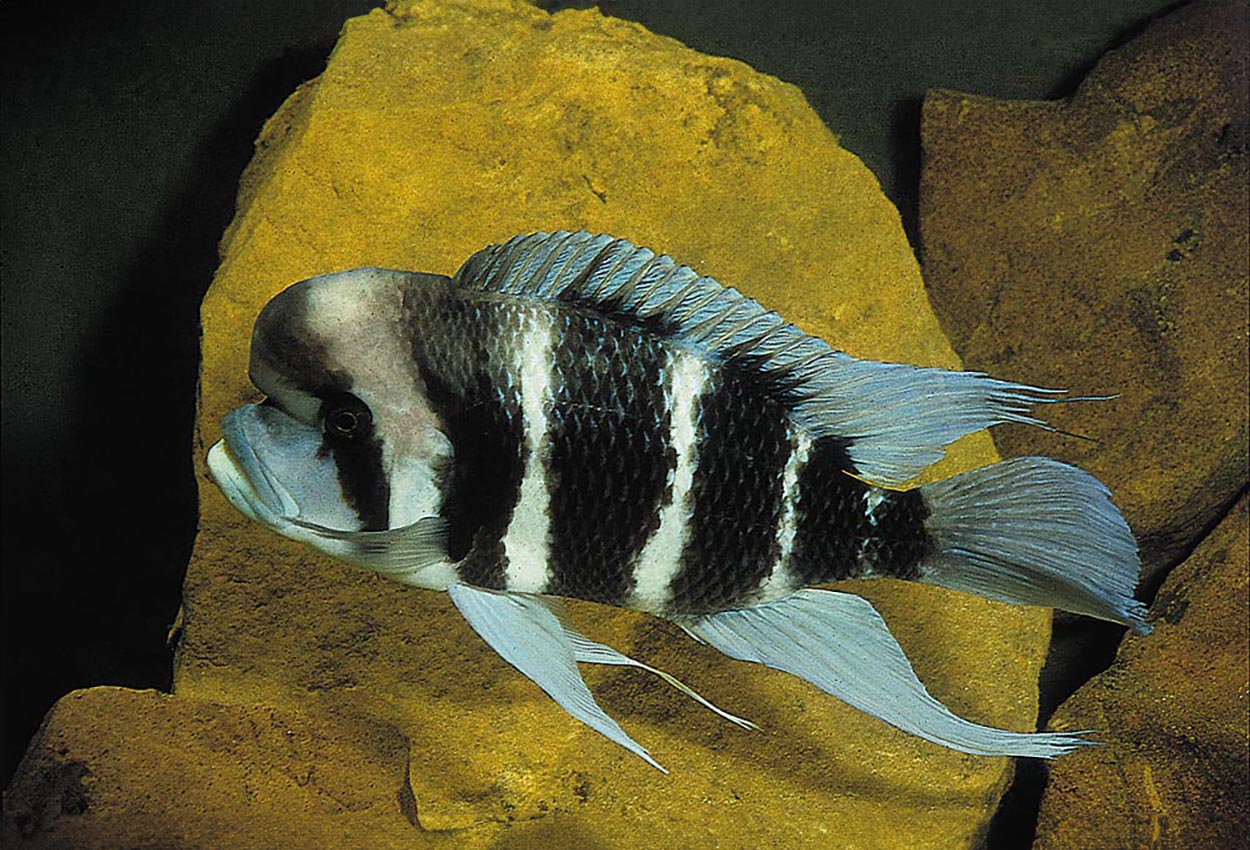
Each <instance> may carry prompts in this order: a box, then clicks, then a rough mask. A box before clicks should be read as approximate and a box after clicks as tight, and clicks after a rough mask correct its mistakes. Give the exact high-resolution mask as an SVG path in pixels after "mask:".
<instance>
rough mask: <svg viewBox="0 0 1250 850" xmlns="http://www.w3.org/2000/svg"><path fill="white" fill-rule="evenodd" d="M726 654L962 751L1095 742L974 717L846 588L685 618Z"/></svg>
mask: <svg viewBox="0 0 1250 850" xmlns="http://www.w3.org/2000/svg"><path fill="white" fill-rule="evenodd" d="M683 627H684V628H685V629H686V631H687V632H689V633H690V634H691V635H692V636H693V637H695V638H696V639H698V640H701V641H703V642H704V643H708V644H710V645H712V646H714V647H716V648H717V649H719V650H720V651H721V652H723V653H725V654H726V655H728V656H730V657H732V658H737V659H739V660H742V661H754V662H756V663H758V664H763V665H765V666H767V667H773V668H775V669H777V670H784V671H785V672H787V673H791V674H793V675H795V676H798V677H799V678H801V679H806V680H807V681H809V682H811V683H812V684H813V685H816V687H818V688H820V689H821V690H824V691H826V692H827V693H830V694H832V695H833V696H835V697H837V698H838V699H840V700H843V701H844V702H847V703H850V704H851V705H853V706H855V707H856V708H858V709H860V710H862V711H865V712H867V713H869V714H871V715H873V716H874V717H878V718H880V719H882V720H884V721H885V722H886V723H889V724H891V725H892V726H896V727H898V728H899V729H902V730H903V731H905V732H910V733H911V734H913V735H918V736H920V737H921V738H924V739H926V740H928V741H932V742H934V743H936V744H941V745H942V746H945V747H950V748H951V749H955V750H959V751H961V752H965V753H973V754H976V755H987V756H1030V757H1033V758H1054V757H1056V756H1059V755H1063V754H1064V753H1067V752H1070V751H1071V750H1074V749H1076V748H1077V747H1080V746H1082V745H1086V744H1091V743H1094V742H1092V741H1088V740H1085V739H1083V738H1081V737H1079V733H1078V734H1077V735H1065V734H1058V733H1031V734H1025V733H1019V732H1009V731H1006V730H1004V729H994V728H991V727H988V726H980V725H978V724H976V723H971V722H969V721H967V720H964V719H962V718H960V717H957V716H955V715H954V714H952V713H951V711H950V710H949V709H947V708H946V706H944V705H942V704H941V703H940V702H938V701H937V700H936V699H934V698H933V697H932V696H930V695H929V692H928V691H927V690H925V687H924V685H923V684H921V682H920V680H919V679H918V678H916V674H915V672H914V671H913V670H912V667H911V663H910V662H908V660H907V657H906V656H905V655H904V654H903V650H902V648H901V647H900V646H899V645H898V642H897V641H896V640H895V639H894V636H893V635H891V634H890V630H889V629H888V628H887V627H886V624H885V621H884V620H882V619H881V615H880V614H878V613H877V611H876V609H874V608H873V607H872V605H871V604H869V603H868V602H867V601H866V600H864V599H862V598H860V597H858V596H854V595H852V594H849V593H835V592H833V591H828V590H815V589H808V590H802V591H799V592H798V593H796V594H794V595H793V596H789V597H787V598H785V599H779V600H777V601H775V602H768V603H765V604H763V605H758V606H756V607H754V608H745V609H742V610H737V611H723V612H721V613H718V614H711V615H708V616H705V617H702V618H700V619H699V620H696V621H695V622H693V623H686V624H683Z"/></svg>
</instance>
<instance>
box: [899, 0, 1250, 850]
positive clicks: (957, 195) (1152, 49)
mask: <svg viewBox="0 0 1250 850" xmlns="http://www.w3.org/2000/svg"><path fill="white" fill-rule="evenodd" d="M1248 44H1250V10H1248V9H1247V7H1246V5H1245V4H1244V3H1194V4H1192V5H1190V6H1186V7H1184V8H1183V9H1181V10H1180V11H1178V12H1176V13H1174V14H1172V15H1170V16H1168V17H1166V18H1163V19H1161V20H1159V21H1157V22H1155V23H1153V24H1152V25H1151V26H1150V27H1148V28H1147V29H1146V30H1145V31H1144V32H1143V33H1142V34H1140V35H1139V36H1137V37H1136V38H1134V39H1133V40H1132V41H1131V42H1129V43H1128V44H1126V45H1125V46H1124V47H1122V48H1120V49H1117V50H1115V51H1113V52H1111V53H1109V54H1108V55H1107V56H1105V57H1104V58H1103V59H1102V61H1101V62H1100V63H1099V64H1098V66H1097V68H1095V70H1094V71H1093V72H1092V73H1091V74H1090V75H1089V77H1088V78H1087V79H1086V80H1085V81H1084V82H1083V83H1082V85H1081V86H1080V88H1079V89H1078V90H1077V92H1076V93H1075V94H1074V95H1073V97H1072V98H1071V99H1070V100H1068V101H1065V102H1062V103H1021V102H1000V101H993V100H988V99H985V98H978V97H973V96H969V95H962V94H956V93H953V92H935V93H932V94H931V95H930V96H929V97H928V99H927V100H926V103H925V107H924V113H923V127H922V136H923V142H924V149H925V167H924V172H923V177H922V184H921V234H922V240H923V244H924V255H925V276H926V280H927V283H928V285H929V288H930V294H931V297H932V298H933V302H934V307H935V311H936V312H937V313H938V315H939V316H940V318H941V320H942V324H943V326H944V328H946V330H947V332H948V333H949V334H950V337H951V340H952V344H953V345H954V347H955V348H956V350H958V351H959V352H960V354H961V355H962V356H963V357H964V359H965V362H966V364H967V365H968V367H969V368H976V369H980V370H983V371H986V372H990V373H993V374H996V375H1000V376H1003V377H1007V378H1011V379H1014V380H1020V381H1026V382H1029V383H1034V384H1040V385H1043V386H1052V387H1066V388H1069V389H1071V390H1074V391H1076V392H1077V393H1090V394H1096V393H1119V397H1118V398H1116V399H1115V400H1112V401H1107V402H1100V403H1093V402H1090V403H1082V404H1071V405H1062V406H1057V407H1056V408H1055V409H1054V410H1053V412H1051V411H1048V413H1050V416H1049V418H1050V420H1051V421H1052V422H1053V423H1054V424H1055V425H1056V426H1058V427H1059V428H1061V429H1063V430H1065V431H1070V432H1075V433H1078V434H1083V435H1088V436H1090V437H1093V438H1095V439H1096V442H1090V441H1078V440H1072V439H1066V440H1065V439H1064V438H1062V437H1061V436H1060V435H1048V434H1045V433H1043V432H1036V431H1032V432H1030V431H1027V430H1025V429H1006V428H1005V429H999V432H998V433H996V434H995V438H996V441H997V443H998V445H999V446H1000V447H1001V448H1002V450H1003V452H1004V454H1008V455H1023V454H1049V455H1052V456H1056V457H1060V458H1062V459H1064V460H1067V461H1069V462H1071V463H1076V464H1078V465H1080V466H1083V467H1085V468H1087V469H1089V470H1091V471H1092V472H1094V473H1095V474H1097V475H1098V476H1099V477H1100V478H1101V479H1102V480H1103V481H1105V482H1106V483H1107V484H1108V485H1109V486H1110V487H1111V489H1112V492H1113V493H1114V494H1115V497H1116V500H1117V502H1118V503H1119V504H1120V505H1121V507H1122V508H1123V509H1124V512H1125V514H1126V516H1127V517H1128V519H1129V522H1130V524H1131V525H1132V526H1133V528H1134V530H1135V532H1136V533H1137V535H1138V538H1139V540H1140V542H1141V549H1142V556H1143V560H1144V562H1145V570H1146V579H1145V585H1146V592H1147V594H1149V592H1150V591H1152V590H1153V589H1155V588H1157V587H1158V586H1159V584H1160V583H1162V582H1163V581H1164V578H1165V577H1166V576H1167V575H1168V571H1169V570H1170V569H1172V568H1173V567H1174V566H1175V565H1176V564H1177V563H1178V562H1179V561H1181V560H1183V559H1184V558H1185V557H1186V556H1188V555H1189V553H1190V552H1191V551H1193V550H1194V547H1195V546H1198V545H1199V544H1200V543H1201V547H1200V548H1199V549H1198V550H1197V551H1194V552H1193V555H1192V556H1191V557H1189V560H1188V561H1186V562H1185V564H1184V565H1183V566H1181V567H1179V568H1177V569H1176V572H1175V573H1174V574H1173V575H1172V577H1171V578H1168V583H1167V584H1165V585H1164V587H1163V591H1162V593H1161V594H1160V596H1159V599H1158V600H1157V602H1156V604H1155V606H1154V616H1153V619H1155V621H1156V625H1157V631H1156V633H1155V634H1154V635H1153V636H1151V637H1149V638H1145V639H1139V638H1135V637H1133V638H1129V639H1128V640H1126V641H1125V642H1124V643H1123V645H1122V646H1121V649H1120V654H1119V658H1118V660H1117V661H1116V663H1115V666H1114V667H1112V669H1111V670H1110V671H1108V672H1107V673H1105V674H1104V675H1102V676H1100V677H1098V678H1097V679H1095V680H1094V681H1093V682H1091V683H1090V684H1089V685H1087V686H1086V687H1085V688H1083V689H1082V690H1081V691H1079V692H1078V693H1077V695H1076V696H1074V697H1072V699H1071V700H1070V701H1069V702H1068V703H1065V704H1064V705H1063V706H1062V707H1061V708H1060V710H1059V711H1058V713H1056V714H1055V716H1054V719H1053V722H1052V725H1053V726H1056V727H1058V728H1065V729H1070V728H1090V729H1098V730H1106V731H1105V732H1104V733H1103V734H1104V740H1107V741H1109V743H1110V746H1107V747H1103V748H1097V749H1090V750H1086V751H1082V752H1080V753H1077V754H1075V755H1073V756H1072V757H1070V758H1068V759H1066V760H1062V761H1061V762H1060V763H1059V764H1058V765H1057V766H1056V767H1055V768H1054V770H1053V772H1052V774H1051V782H1050V785H1049V787H1048V789H1047V791H1046V797H1045V802H1044V805H1043V810H1042V821H1041V823H1040V824H1039V829H1038V838H1037V846H1038V847H1039V848H1044V849H1045V850H1059V848H1091V849H1092V850H1103V848H1106V850H1110V849H1111V848H1125V847H1176V848H1181V847H1212V848H1216V847H1226V846H1236V844H1237V843H1238V842H1241V843H1244V836H1245V830H1246V827H1247V825H1248V823H1247V821H1248V816H1247V795H1248V793H1250V792H1248V791H1247V780H1246V776H1247V770H1248V767H1250V765H1248V764H1247V753H1246V746H1247V740H1246V736H1247V728H1246V727H1247V688H1246V669H1245V664H1246V657H1247V648H1246V624H1245V618H1246V607H1245V605H1246V574H1245V563H1246V543H1245V524H1246V515H1245V502H1244V497H1243V500H1242V502H1241V504H1240V505H1239V506H1237V507H1236V509H1235V510H1232V512H1231V513H1229V511H1230V508H1232V507H1233V505H1234V504H1236V500H1237V498H1238V496H1239V494H1243V493H1244V492H1245V488H1246V485H1247V457H1248V454H1250V451H1248V449H1247V441H1248V434H1250V427H1248V424H1247V420H1248V410H1247V384H1248V382H1250V364H1248V351H1247V336H1248V328H1247V314H1246V304H1247V281H1248V280H1250V233H1248V229H1247V221H1250V208H1248V203H1250V191H1248V190H1250V179H1248V169H1247V162H1248V160H1247V139H1248V138H1250V106H1248V102H1247V101H1248V99H1250V72H1248V69H1250V48H1248V46H1247V45H1248ZM1226 515H1227V518H1224V517H1226ZM1221 518H1224V519H1223V522H1222V524H1221V525H1220V527H1219V529H1218V530H1217V531H1216V532H1215V533H1214V534H1213V535H1212V536H1211V537H1210V538H1209V539H1206V540H1205V541H1204V537H1205V536H1206V535H1207V533H1208V530H1209V529H1211V528H1212V527H1213V526H1215V525H1216V524H1217V523H1219V522H1220V521H1221ZM1186 606H1188V607H1186ZM1182 612H1184V613H1183V614H1182ZM1055 633H1056V638H1057V640H1056V645H1055V647H1054V649H1053V651H1052V656H1051V659H1050V660H1049V661H1048V663H1047V667H1046V671H1045V672H1044V674H1043V686H1044V688H1045V689H1046V690H1047V693H1044V696H1043V704H1044V705H1045V704H1046V703H1048V702H1050V701H1051V700H1052V699H1057V698H1059V697H1061V696H1062V692H1063V691H1064V690H1067V689H1070V685H1071V682H1072V680H1075V681H1077V682H1080V681H1083V680H1084V679H1085V678H1087V677H1088V675H1089V673H1090V672H1092V671H1091V670H1090V669H1089V668H1090V667H1095V669H1098V668H1099V667H1100V666H1101V665H1098V660H1099V659H1103V660H1102V664H1104V665H1105V663H1106V660H1105V659H1107V658H1109V654H1110V653H1109V651H1107V652H1106V654H1105V655H1104V654H1103V653H1104V646H1106V641H1108V640H1112V641H1113V640H1116V639H1118V634H1116V633H1114V632H1113V631H1111V630H1109V629H1107V628H1105V627H1100V625H1094V626H1091V625H1090V621H1079V622H1073V621H1071V620H1063V619H1060V620H1057V626H1056V632H1055ZM1113 645H1114V644H1113V643H1112V644H1110V646H1113ZM1091 658H1092V659H1093V661H1091V660H1090V659H1091ZM1052 683H1054V684H1053V685H1052ZM1051 691H1053V694H1052V693H1051Z"/></svg>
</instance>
